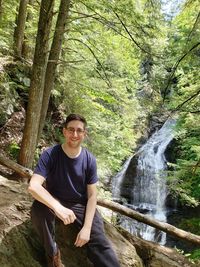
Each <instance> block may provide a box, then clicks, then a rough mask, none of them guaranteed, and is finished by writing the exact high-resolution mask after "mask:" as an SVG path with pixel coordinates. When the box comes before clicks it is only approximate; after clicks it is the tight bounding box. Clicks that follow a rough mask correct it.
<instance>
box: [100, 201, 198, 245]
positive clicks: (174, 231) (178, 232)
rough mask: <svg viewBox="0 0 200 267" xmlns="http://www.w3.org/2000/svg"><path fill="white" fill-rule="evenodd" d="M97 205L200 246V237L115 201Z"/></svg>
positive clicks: (101, 202)
mask: <svg viewBox="0 0 200 267" xmlns="http://www.w3.org/2000/svg"><path fill="white" fill-rule="evenodd" d="M97 204H98V205H99V206H102V207H105V208H108V209H111V210H112V211H115V212H118V213H120V214H121V215H125V216H127V217H129V218H132V219H134V220H137V221H139V222H142V223H145V224H148V225H150V226H153V227H155V228H157V229H159V230H162V231H163V232H166V233H168V234H170V235H173V236H176V237H178V238H180V239H183V240H187V241H189V242H191V243H194V244H197V245H200V236H198V235H195V234H192V233H190V232H186V231H184V230H182V229H179V228H176V227H175V226H173V225H171V224H168V223H165V222H160V221H158V220H155V219H153V218H151V217H149V216H147V215H144V214H141V213H139V212H137V211H134V210H132V209H130V208H127V207H124V206H123V205H120V204H118V203H115V202H113V201H109V200H106V199H98V201H97Z"/></svg>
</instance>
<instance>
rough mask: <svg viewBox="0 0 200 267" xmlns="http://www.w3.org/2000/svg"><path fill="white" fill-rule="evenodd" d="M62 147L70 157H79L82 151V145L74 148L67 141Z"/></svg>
mask: <svg viewBox="0 0 200 267" xmlns="http://www.w3.org/2000/svg"><path fill="white" fill-rule="evenodd" d="M62 149H63V151H64V152H65V154H66V155H67V156H68V157H69V158H77V157H78V156H79V155H80V153H81V150H82V147H81V146H79V147H76V148H72V147H69V146H68V145H67V144H66V143H64V144H62Z"/></svg>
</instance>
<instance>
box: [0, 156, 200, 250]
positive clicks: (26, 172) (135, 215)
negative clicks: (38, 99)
mask: <svg viewBox="0 0 200 267" xmlns="http://www.w3.org/2000/svg"><path fill="white" fill-rule="evenodd" d="M0 164H2V165H4V166H6V167H8V168H10V169H12V170H14V171H16V172H18V173H19V174H20V175H22V176H23V177H26V178H27V179H29V178H30V177H31V175H32V173H33V172H32V170H30V169H28V168H25V167H23V166H21V165H20V164H18V163H16V162H14V161H12V160H10V159H8V158H5V157H2V156H0ZM97 204H98V205H99V206H102V207H105V208H108V209H110V210H112V211H115V212H118V213H120V214H122V215H125V216H127V217H129V218H132V219H134V220H137V221H139V222H142V223H145V224H148V225H150V226H152V227H155V228H157V229H159V230H162V231H163V232H166V233H168V234H170V235H173V236H176V237H178V238H180V239H183V240H186V241H189V242H191V243H193V244H196V245H200V236H198V235H195V234H192V233H190V232H186V231H184V230H182V229H179V228H176V227H175V226H173V225H171V224H168V223H165V222H160V221H158V220H155V219H153V218H151V217H149V216H147V215H144V214H141V213H139V212H137V211H134V210H132V209H130V208H127V207H124V206H123V205H120V204H118V203H115V202H113V201H109V200H106V199H101V198H98V200H97Z"/></svg>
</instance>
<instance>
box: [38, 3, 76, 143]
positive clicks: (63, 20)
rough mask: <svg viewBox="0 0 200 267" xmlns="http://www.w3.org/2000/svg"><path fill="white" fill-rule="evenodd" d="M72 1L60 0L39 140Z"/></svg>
mask: <svg viewBox="0 0 200 267" xmlns="http://www.w3.org/2000/svg"><path fill="white" fill-rule="evenodd" d="M70 2H71V0H61V2H60V8H59V14H58V18H57V23H56V28H55V33H54V37H53V42H52V45H51V50H50V54H49V59H48V64H47V70H46V75H45V83H44V94H43V100H42V110H41V116H40V124H39V130H38V140H39V138H40V135H41V133H42V129H43V126H44V122H45V118H46V114H47V109H48V104H49V98H50V94H51V91H52V89H53V86H54V80H55V74H56V68H57V65H58V64H59V55H60V52H61V47H62V41H63V38H64V33H65V30H66V24H67V18H68V14H69V7H70Z"/></svg>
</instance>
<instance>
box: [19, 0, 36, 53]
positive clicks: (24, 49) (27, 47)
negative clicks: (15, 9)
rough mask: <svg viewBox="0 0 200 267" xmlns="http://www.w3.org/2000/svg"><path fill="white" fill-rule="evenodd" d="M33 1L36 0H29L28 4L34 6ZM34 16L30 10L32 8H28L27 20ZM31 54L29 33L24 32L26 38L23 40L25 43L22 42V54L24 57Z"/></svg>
mask: <svg viewBox="0 0 200 267" xmlns="http://www.w3.org/2000/svg"><path fill="white" fill-rule="evenodd" d="M33 2H34V0H29V1H28V5H29V6H32V5H33ZM32 17H33V16H32V13H31V12H30V10H28V12H27V18H26V21H27V22H29V21H30V20H31V19H32ZM25 32H26V30H25ZM30 54H31V48H30V45H29V42H28V38H27V35H26V33H25V34H24V40H23V43H22V52H21V55H22V57H23V58H28V57H29V55H30Z"/></svg>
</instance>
